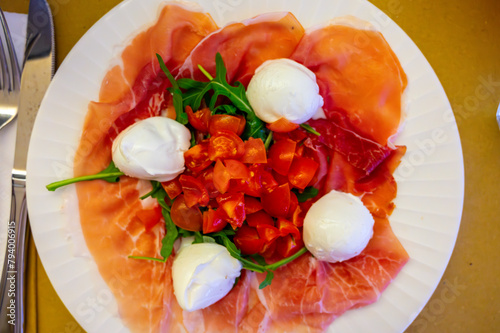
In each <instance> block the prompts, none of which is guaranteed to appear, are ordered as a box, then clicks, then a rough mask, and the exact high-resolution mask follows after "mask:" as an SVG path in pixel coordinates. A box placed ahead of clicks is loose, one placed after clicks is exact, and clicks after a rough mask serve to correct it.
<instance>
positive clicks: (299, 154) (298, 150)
mask: <svg viewBox="0 0 500 333" xmlns="http://www.w3.org/2000/svg"><path fill="white" fill-rule="evenodd" d="M302 155H304V145H299V146H298V147H297V148H296V149H295V155H294V156H293V157H295V158H296V157H302Z"/></svg>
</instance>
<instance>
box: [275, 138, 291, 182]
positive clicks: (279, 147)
mask: <svg viewBox="0 0 500 333" xmlns="http://www.w3.org/2000/svg"><path fill="white" fill-rule="evenodd" d="M295 146H296V142H295V141H292V140H290V139H285V140H279V141H276V142H275V143H274V144H273V145H272V146H271V148H269V164H270V166H271V167H272V168H273V170H275V171H276V172H277V173H279V174H280V175H284V176H286V175H287V174H288V170H290V166H291V165H292V160H293V157H294V155H295Z"/></svg>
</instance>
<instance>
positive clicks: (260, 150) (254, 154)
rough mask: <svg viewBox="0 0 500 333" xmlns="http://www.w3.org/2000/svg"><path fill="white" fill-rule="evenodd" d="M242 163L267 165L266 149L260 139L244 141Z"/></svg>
mask: <svg viewBox="0 0 500 333" xmlns="http://www.w3.org/2000/svg"><path fill="white" fill-rule="evenodd" d="M241 161H242V162H243V163H267V156H266V147H265V146H264V142H263V141H262V139H255V138H249V139H248V140H247V141H245V153H244V154H243V157H242V158H241Z"/></svg>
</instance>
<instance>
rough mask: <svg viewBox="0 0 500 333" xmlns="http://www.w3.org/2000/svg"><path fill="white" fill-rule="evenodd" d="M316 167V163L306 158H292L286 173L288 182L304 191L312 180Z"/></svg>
mask: <svg viewBox="0 0 500 333" xmlns="http://www.w3.org/2000/svg"><path fill="white" fill-rule="evenodd" d="M318 165H319V164H318V162H316V161H314V160H312V159H310V158H307V157H297V158H294V160H293V162H292V165H291V166H290V171H289V172H288V181H289V182H290V184H292V185H293V186H295V187H297V188H300V189H301V190H303V189H305V188H306V186H307V185H308V184H309V183H310V182H311V180H312V179H313V178H314V175H315V173H316V170H317V169H318Z"/></svg>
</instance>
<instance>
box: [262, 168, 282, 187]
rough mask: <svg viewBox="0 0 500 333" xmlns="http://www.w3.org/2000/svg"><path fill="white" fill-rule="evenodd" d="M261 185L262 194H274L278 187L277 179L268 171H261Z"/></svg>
mask: <svg viewBox="0 0 500 333" xmlns="http://www.w3.org/2000/svg"><path fill="white" fill-rule="evenodd" d="M260 184H261V186H262V192H272V191H273V190H274V189H275V188H276V187H277V186H278V182H277V181H276V179H274V177H273V175H272V174H271V173H270V172H269V171H266V170H261V171H260Z"/></svg>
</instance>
